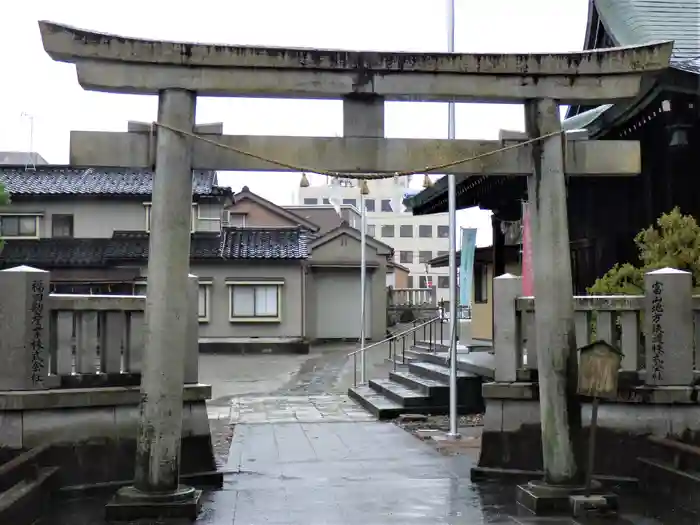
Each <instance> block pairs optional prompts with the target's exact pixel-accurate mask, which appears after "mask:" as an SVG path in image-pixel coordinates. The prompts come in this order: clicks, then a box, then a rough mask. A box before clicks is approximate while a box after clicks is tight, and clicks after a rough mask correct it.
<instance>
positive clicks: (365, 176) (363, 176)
mask: <svg viewBox="0 0 700 525" xmlns="http://www.w3.org/2000/svg"><path fill="white" fill-rule="evenodd" d="M153 125H154V126H156V127H161V128H163V129H167V130H169V131H172V132H174V133H179V134H181V135H184V136H186V137H191V138H193V139H197V140H201V141H202V142H205V143H207V144H211V145H212V146H216V147H217V148H222V149H225V150H229V151H233V152H235V153H238V154H240V155H245V156H246V157H250V158H252V159H256V160H260V161H263V162H267V163H270V164H275V165H277V166H280V167H282V168H287V169H289V170H291V171H296V172H302V173H318V174H319V175H327V176H329V177H339V178H343V179H356V180H376V179H390V178H392V177H407V176H409V175H418V174H421V173H432V172H441V171H444V170H447V169H449V168H452V167H454V166H458V165H459V164H466V163H467V162H472V161H475V160H480V159H483V158H486V157H490V156H492V155H496V154H497V153H503V152H505V151H509V150H512V149H516V148H521V147H523V146H527V145H529V144H534V143H535V142H539V141H541V140H544V139H547V138H550V137H554V136H555V135H560V134H562V133H564V130H558V131H553V132H551V133H547V134H545V135H541V136H539V137H535V138H532V139H528V140H525V141H523V142H517V143H514V144H509V145H507V146H503V147H501V148H498V149H495V150H493V151H486V152H484V153H479V154H478V155H473V156H471V157H466V158H461V159H457V160H453V161H449V162H445V163H443V164H436V165H433V166H426V167H424V168H419V169H414V170H408V171H395V172H391V173H347V172H340V171H329V170H324V169H321V168H312V167H310V166H296V165H294V164H289V163H288V162H284V161H281V160H276V159H270V158H266V157H263V156H261V155H257V154H255V153H252V152H250V151H245V150H242V149H239V148H236V147H234V146H230V145H228V144H222V143H221V142H217V141H215V140H212V139H210V138H208V137H203V136H201V135H197V134H196V133H192V132H190V131H185V130H183V129H178V128H174V127H172V126H168V125H167V124H162V123H160V122H154V123H153Z"/></svg>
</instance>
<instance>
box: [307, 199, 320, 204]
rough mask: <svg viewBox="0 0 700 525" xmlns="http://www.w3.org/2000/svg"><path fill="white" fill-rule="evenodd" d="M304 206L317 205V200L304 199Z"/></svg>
mask: <svg viewBox="0 0 700 525" xmlns="http://www.w3.org/2000/svg"><path fill="white" fill-rule="evenodd" d="M304 204H318V199H304Z"/></svg>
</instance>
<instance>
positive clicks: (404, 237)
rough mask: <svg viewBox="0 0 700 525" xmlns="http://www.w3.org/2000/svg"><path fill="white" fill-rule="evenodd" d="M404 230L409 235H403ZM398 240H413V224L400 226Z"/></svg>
mask: <svg viewBox="0 0 700 525" xmlns="http://www.w3.org/2000/svg"><path fill="white" fill-rule="evenodd" d="M404 228H408V229H409V231H410V232H411V235H404ZM399 238H400V239H413V224H401V225H400V226H399Z"/></svg>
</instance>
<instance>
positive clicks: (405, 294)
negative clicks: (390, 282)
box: [390, 288, 437, 306]
mask: <svg viewBox="0 0 700 525" xmlns="http://www.w3.org/2000/svg"><path fill="white" fill-rule="evenodd" d="M436 298H437V295H436V294H435V289H434V288H394V289H393V290H391V298H390V301H391V306H409V305H410V306H423V305H433V306H435V303H436Z"/></svg>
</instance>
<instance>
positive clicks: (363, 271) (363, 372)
mask: <svg viewBox="0 0 700 525" xmlns="http://www.w3.org/2000/svg"><path fill="white" fill-rule="evenodd" d="M360 188H361V189H360V213H361V214H362V215H361V220H360V228H362V232H361V234H360V243H361V244H362V246H361V248H360V294H361V300H360V382H361V383H362V384H364V383H365V382H366V380H367V361H366V360H365V315H366V312H365V299H366V297H365V288H366V286H367V250H366V248H367V213H366V211H365V193H364V188H363V184H362V183H360Z"/></svg>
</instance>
